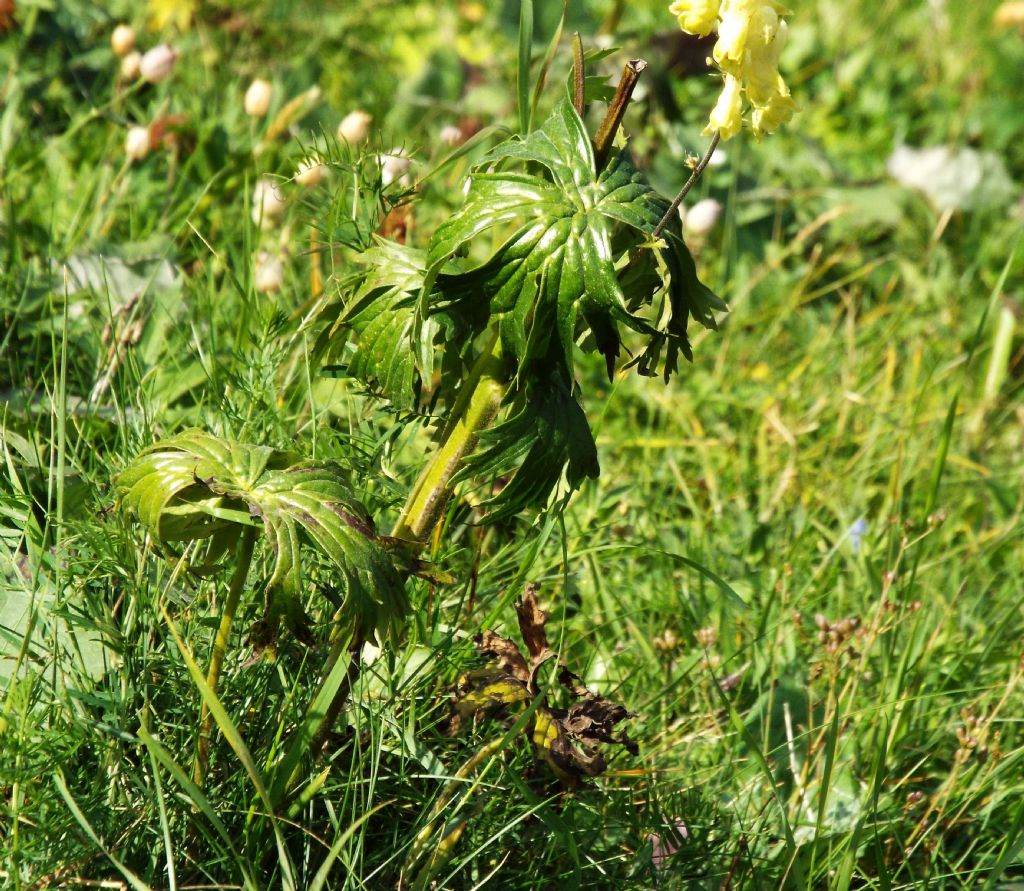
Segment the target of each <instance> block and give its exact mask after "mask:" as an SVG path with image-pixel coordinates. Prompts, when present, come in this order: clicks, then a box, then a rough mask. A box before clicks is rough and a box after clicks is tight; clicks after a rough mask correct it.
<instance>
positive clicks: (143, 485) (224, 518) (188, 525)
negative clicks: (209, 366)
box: [116, 430, 408, 643]
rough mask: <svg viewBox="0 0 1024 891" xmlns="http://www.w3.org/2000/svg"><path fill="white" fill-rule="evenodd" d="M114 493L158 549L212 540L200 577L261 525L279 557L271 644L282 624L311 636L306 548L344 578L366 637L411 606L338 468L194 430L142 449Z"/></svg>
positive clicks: (345, 619) (343, 616)
mask: <svg viewBox="0 0 1024 891" xmlns="http://www.w3.org/2000/svg"><path fill="white" fill-rule="evenodd" d="M116 486H117V491H118V495H119V500H120V504H121V506H122V507H123V508H124V509H125V510H127V511H129V512H130V513H132V514H134V515H135V516H136V517H138V519H139V521H140V522H141V523H142V524H143V525H144V526H146V527H147V529H148V530H149V532H150V535H152V537H153V539H154V541H155V542H156V543H157V544H158V545H159V546H161V547H163V548H165V549H168V550H173V548H174V546H175V545H177V544H179V543H181V542H189V541H195V540H197V539H199V540H202V539H210V550H209V551H208V553H207V555H206V560H205V561H204V562H202V563H201V564H200V568H201V570H202V571H207V570H208V568H209V565H210V564H211V562H212V560H213V556H211V554H212V555H220V554H223V553H227V552H229V549H230V548H232V547H233V545H234V543H235V542H236V541H237V539H238V536H239V535H240V534H241V532H242V530H244V529H245V528H247V527H249V526H254V525H262V526H263V529H264V531H265V533H266V537H267V540H268V542H269V545H270V548H271V551H272V552H273V554H274V568H273V572H272V575H271V578H270V581H269V582H268V584H267V607H266V615H265V618H264V621H265V623H266V625H265V626H264V627H263V628H262V629H261V634H262V635H264V638H263V639H265V640H266V642H268V643H269V642H272V639H273V634H274V629H275V628H276V627H277V624H278V623H279V621H280V619H281V618H284V619H285V621H286V623H287V624H288V625H289V627H291V628H292V629H293V630H294V631H296V632H298V633H303V630H304V624H305V617H304V614H303V611H302V606H301V603H300V593H301V580H302V561H301V553H300V551H301V547H302V544H303V542H304V541H305V542H309V543H312V544H314V545H315V546H316V548H317V550H318V551H319V552H320V553H321V554H322V555H323V556H324V557H325V558H326V559H327V560H328V561H329V562H330V563H331V564H332V565H333V566H334V568H335V569H336V570H337V571H338V573H339V575H338V578H339V580H340V583H341V587H342V589H343V595H344V596H343V608H342V610H341V611H340V621H341V623H342V625H343V626H344V627H345V629H346V630H348V631H349V632H351V633H352V634H353V635H355V636H357V637H360V638H361V639H365V638H367V637H369V636H372V635H376V636H378V638H385V637H390V636H392V635H394V634H395V633H397V632H398V631H399V629H400V623H401V621H402V619H403V617H404V616H405V613H406V611H407V609H408V602H407V599H406V595H405V588H404V585H403V583H402V580H401V578H400V577H399V575H398V572H397V570H396V569H395V566H394V563H393V561H392V558H391V556H390V554H389V553H388V551H387V550H385V548H384V547H383V546H382V544H381V543H380V539H379V538H378V536H377V534H376V531H375V529H374V525H373V520H372V518H371V517H370V515H369V513H368V512H367V511H366V508H365V507H363V505H362V504H361V503H360V502H359V501H358V500H357V499H356V498H355V496H354V495H353V493H352V491H351V490H350V489H349V487H348V486H347V484H346V483H345V482H344V479H343V474H342V471H341V468H340V467H339V466H337V465H335V464H328V463H310V462H301V461H297V460H296V458H295V456H294V455H292V454H289V453H287V452H282V451H279V450H276V449H271V448H267V447H265V446H252V445H245V444H242V443H238V442H231V441H229V440H224V439H220V438H218V437H216V436H212V435H210V434H208V433H204V432H202V431H198V430H193V431H188V432H186V433H183V434H180V435H179V436H175V437H172V438H171V439H168V440H164V441H163V442H159V443H156V444H155V445H153V446H151V447H150V448H149V449H147V450H146V451H144V452H143V453H142V454H141V455H140V456H139V457H138V458H137V459H136V460H135V461H134V462H133V463H132V464H131V465H130V466H129V467H128V468H126V469H125V471H124V472H123V473H122V474H121V475H120V477H118V479H117V483H116Z"/></svg>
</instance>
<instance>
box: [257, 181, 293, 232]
mask: <svg viewBox="0 0 1024 891" xmlns="http://www.w3.org/2000/svg"><path fill="white" fill-rule="evenodd" d="M284 209H285V199H284V195H282V194H281V190H280V189H278V187H277V184H276V183H275V182H274V181H273V180H272V179H268V178H267V177H265V176H263V177H260V178H259V179H258V180H257V181H256V188H255V189H253V193H252V221H253V222H254V223H256V225H257V226H262V227H263V228H264V229H269V228H270V227H271V226H273V225H274V223H276V222H277V221H278V220H280V219H281V217H282V216H283V215H284Z"/></svg>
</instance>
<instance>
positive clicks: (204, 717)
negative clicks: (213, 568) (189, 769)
mask: <svg viewBox="0 0 1024 891" xmlns="http://www.w3.org/2000/svg"><path fill="white" fill-rule="evenodd" d="M258 532H259V530H258V529H257V528H256V527H255V526H249V527H247V528H246V530H245V532H243V533H242V539H241V541H239V543H238V554H237V555H236V557H235V571H234V574H233V575H232V576H231V584H230V586H229V587H228V597H227V600H225V601H224V612H223V613H221V617H220V625H219V627H218V628H217V636H216V637H215V638H214V639H213V650H212V651H211V653H210V668H209V670H208V671H207V672H206V683H208V684H209V685H210V689H211V690H212V691H213V692H214V693H216V692H217V682H218V681H219V680H220V670H221V666H222V665H223V664H224V653H225V652H226V651H227V648H228V638H229V637H230V636H231V625H232V623H233V622H234V620H235V612H236V611H237V610H238V601H239V600H240V599H241V597H242V590H243V589H244V588H245V580H246V578H247V577H248V575H249V567H250V566H251V565H252V552H253V547H254V546H255V544H256V536H257V534H258ZM212 736H213V715H211V714H210V710H209V709H208V708H207V707H206V702H205V701H204V702H203V706H202V709H201V710H200V712H199V744H198V747H197V751H196V766H195V771H194V777H195V781H196V785H198V786H202V784H203V777H204V776H205V774H206V766H207V764H208V763H209V760H210V739H211V737H212Z"/></svg>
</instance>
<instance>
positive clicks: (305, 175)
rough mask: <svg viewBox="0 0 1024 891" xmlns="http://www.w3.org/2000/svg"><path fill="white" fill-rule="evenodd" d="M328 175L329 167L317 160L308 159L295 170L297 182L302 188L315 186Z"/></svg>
mask: <svg viewBox="0 0 1024 891" xmlns="http://www.w3.org/2000/svg"><path fill="white" fill-rule="evenodd" d="M326 175H327V167H326V166H325V165H324V164H321V163H320V162H319V161H318V160H317V159H316V158H306V159H305V160H304V161H302V162H301V163H300V164H299V166H298V167H297V168H296V169H295V182H297V183H298V184H299V185H300V186H315V185H317V184H318V183H319V182H320V181H321V180H323V178H324V177H325V176H326Z"/></svg>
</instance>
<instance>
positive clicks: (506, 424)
mask: <svg viewBox="0 0 1024 891" xmlns="http://www.w3.org/2000/svg"><path fill="white" fill-rule="evenodd" d="M524 396H525V398H523V399H520V400H519V401H518V403H517V404H516V405H514V406H513V407H512V410H511V412H510V415H509V417H508V418H507V419H506V420H504V421H502V422H501V423H500V424H498V425H496V426H494V427H492V428H491V429H490V430H485V431H484V432H483V433H482V434H481V435H480V443H479V446H478V447H477V450H476V451H475V452H474V453H473V454H472V455H470V456H469V457H468V458H467V459H466V461H465V463H464V464H463V466H462V469H461V470H460V471H459V473H458V474H457V475H456V476H455V478H454V479H453V480H452V482H453V484H454V483H458V482H460V481H462V480H468V479H473V478H477V479H485V480H494V479H499V478H501V477H503V476H508V475H511V476H512V478H511V479H510V480H509V481H508V482H507V483H506V484H505V486H504V487H503V488H502V489H501V491H500V492H499V493H498V494H497V495H495V496H494V497H493V498H490V499H488V500H487V501H485V502H484V503H483V504H482V505H481V506H482V507H483V508H484V509H485V510H486V511H487V517H486V520H487V521H488V522H493V521H496V520H500V519H503V518H505V517H509V516H512V515H513V514H516V513H518V512H519V511H521V510H523V509H525V508H527V507H531V506H534V505H537V504H543V503H544V502H545V501H547V499H548V497H549V496H550V494H551V492H552V490H553V489H554V488H555V486H556V485H557V484H558V482H559V480H560V479H561V477H562V472H563V471H565V474H566V479H567V482H568V484H569V486H570V488H573V489H575V488H576V487H577V486H579V484H580V483H582V482H583V480H584V478H586V477H592V478H596V477H597V475H598V473H599V468H598V463H597V448H596V446H595V445H594V438H593V436H592V435H591V433H590V426H589V425H588V424H587V417H586V415H585V414H584V413H583V409H582V408H581V407H580V405H579V403H578V402H577V401H576V400H575V398H574V397H573V395H572V394H571V393H570V392H569V391H568V390H567V389H566V387H565V385H564V384H563V383H562V381H561V380H560V379H559V378H558V377H557V376H555V375H552V376H551V377H550V379H549V380H548V381H546V382H537V383H531V384H530V385H529V387H528V388H527V390H526V393H525V394H524Z"/></svg>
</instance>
